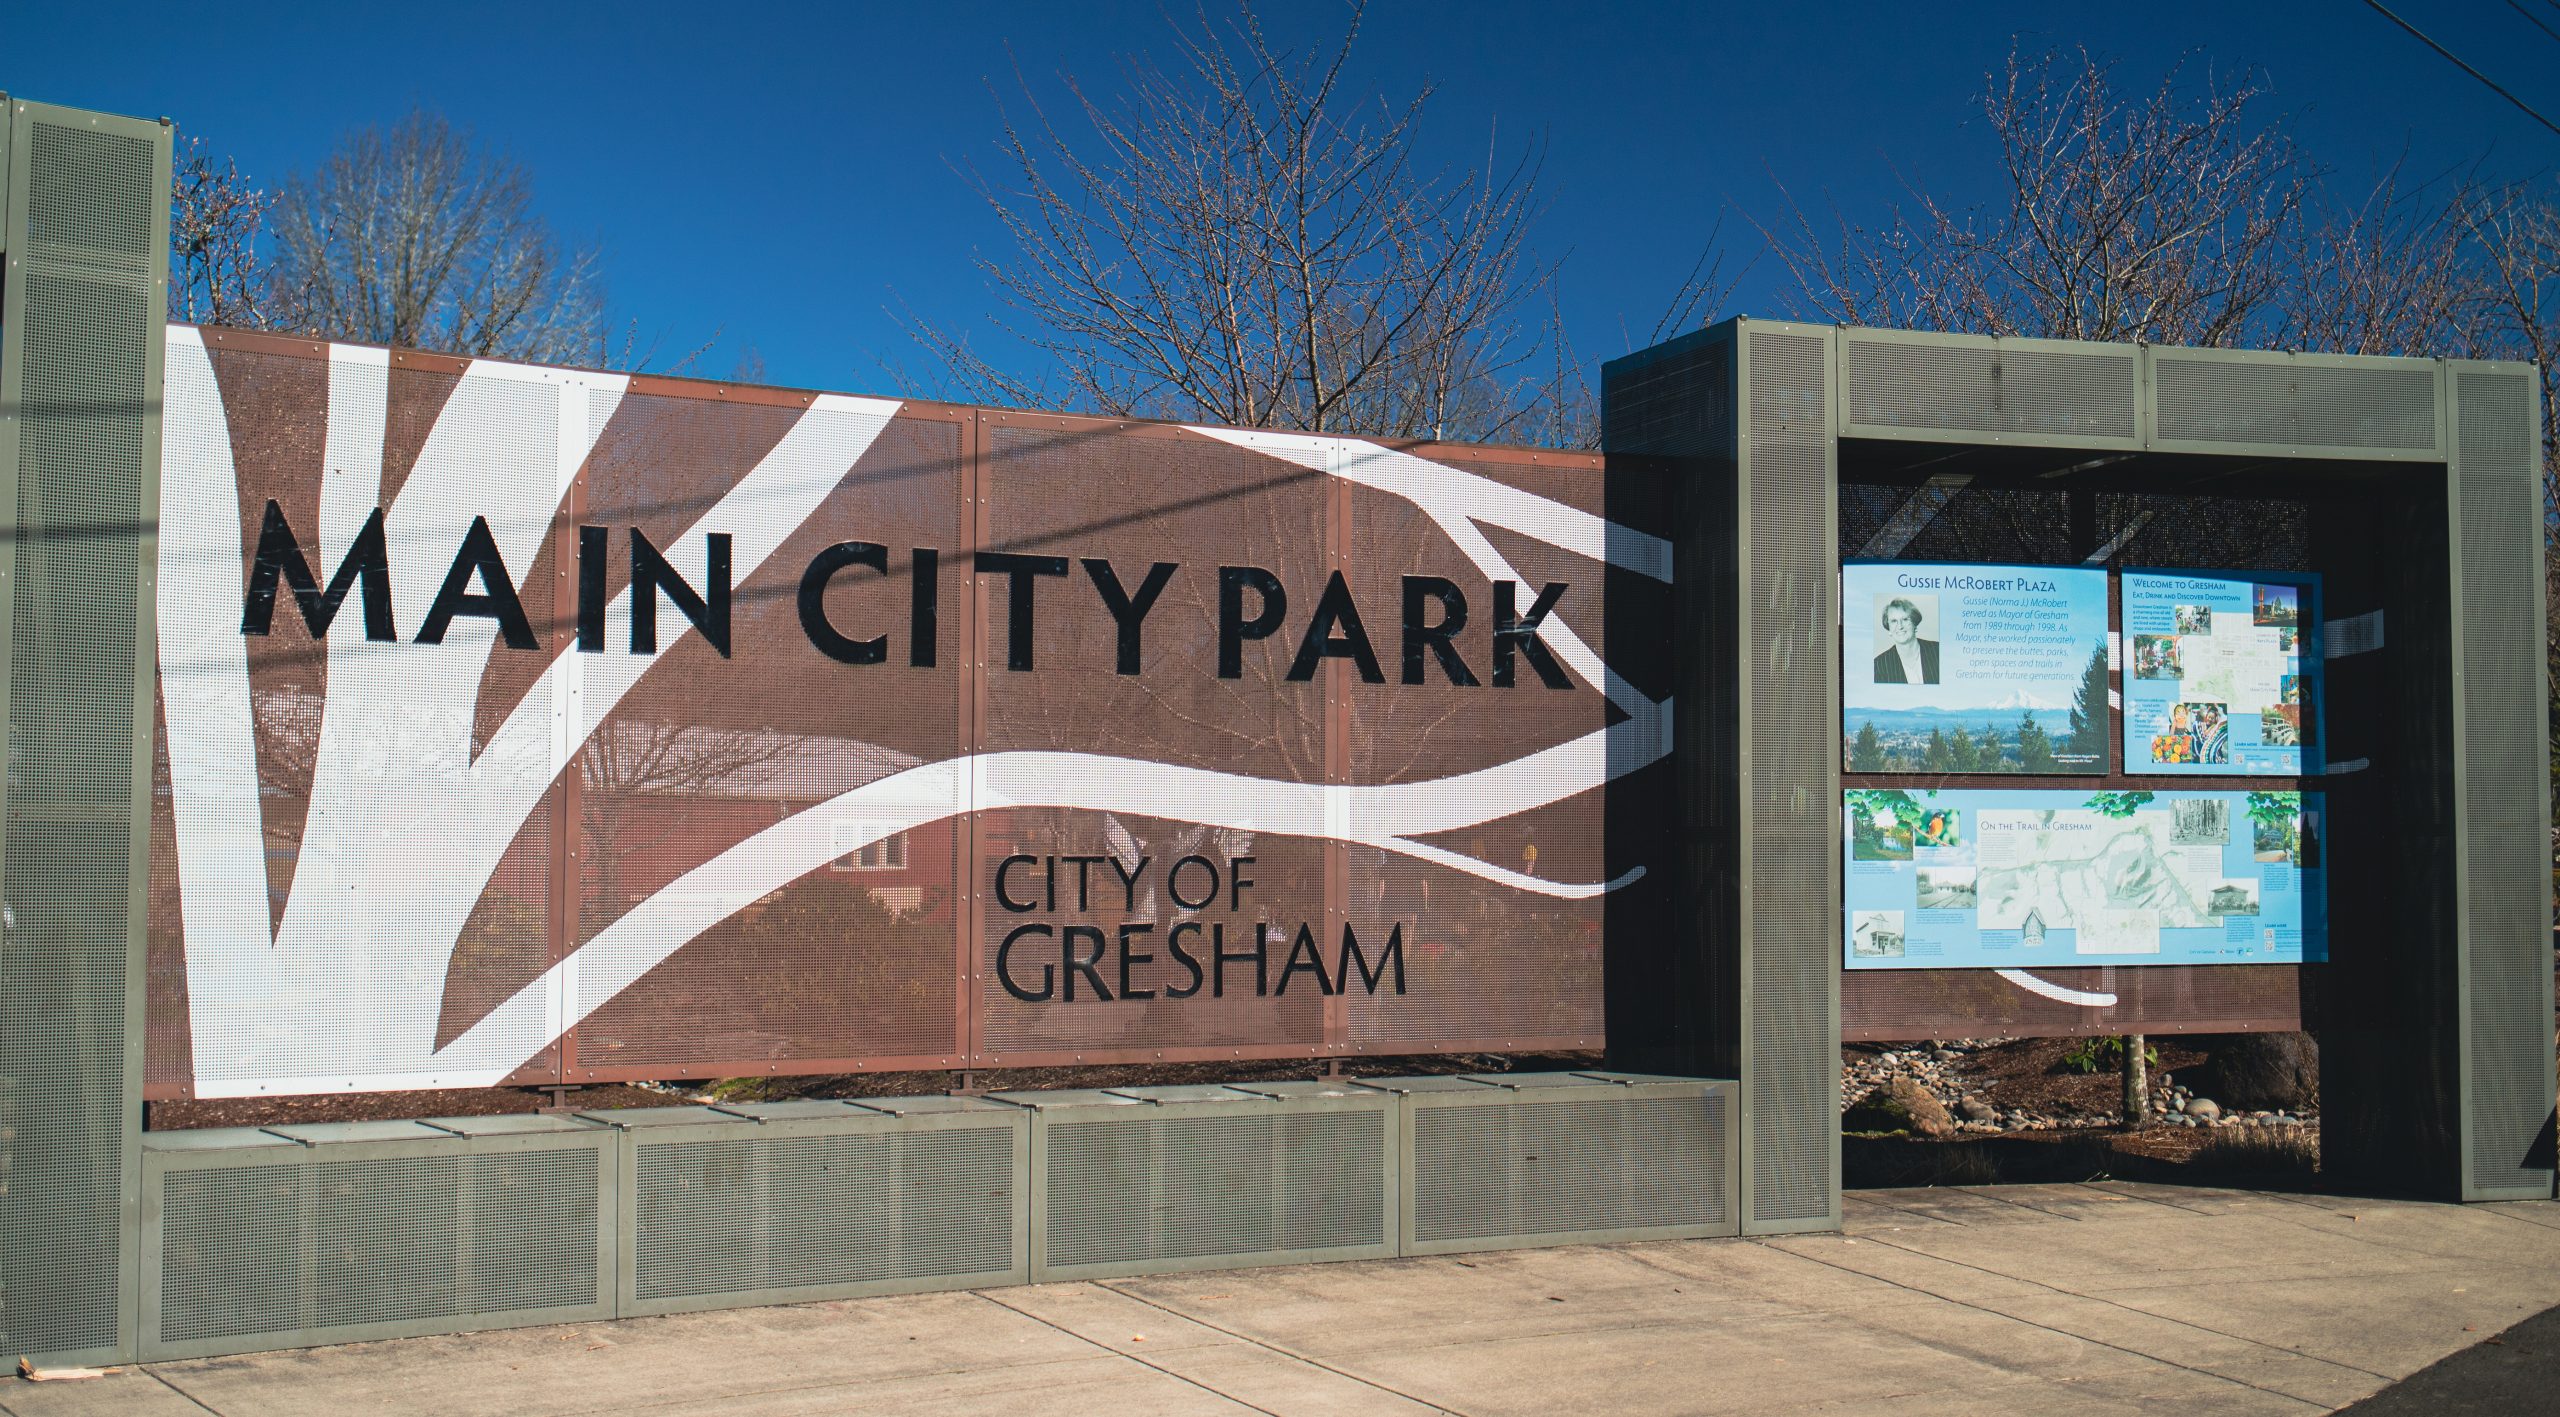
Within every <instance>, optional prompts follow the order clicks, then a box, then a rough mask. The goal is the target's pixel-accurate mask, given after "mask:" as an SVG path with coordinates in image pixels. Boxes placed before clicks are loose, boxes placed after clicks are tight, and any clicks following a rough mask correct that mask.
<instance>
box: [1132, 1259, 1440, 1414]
mask: <svg viewBox="0 0 2560 1417" xmlns="http://www.w3.org/2000/svg"><path fill="white" fill-rule="evenodd" d="M1094 1287H1095V1288H1097V1289H1104V1290H1108V1291H1110V1292H1111V1293H1114V1294H1119V1295H1123V1296H1125V1297H1127V1298H1131V1299H1135V1300H1137V1301H1138V1302H1139V1303H1141V1304H1144V1305H1146V1306H1147V1307H1148V1308H1150V1309H1155V1310H1158V1311H1160V1312H1163V1313H1167V1314H1171V1315H1172V1316H1173V1317H1175V1318H1177V1319H1181V1320H1182V1321H1183V1322H1185V1323H1195V1324H1198V1325H1200V1326H1201V1327H1202V1328H1205V1329H1208V1330H1209V1331H1210V1332H1212V1333H1223V1334H1225V1335H1226V1336H1227V1337H1229V1338H1232V1339H1234V1340H1235V1341H1236V1342H1238V1343H1244V1344H1250V1345H1251V1346H1253V1347H1255V1348H1260V1349H1262V1350H1264V1351H1266V1352H1270V1353H1277V1354H1279V1355H1280V1356H1281V1357H1283V1358H1287V1359H1289V1360H1290V1361H1292V1362H1297V1363H1304V1364H1306V1365H1307V1366H1308V1367H1310V1368H1321V1369H1323V1370H1324V1371H1326V1372H1328V1373H1331V1374H1333V1375H1334V1376H1336V1377H1340V1378H1348V1379H1350V1380H1351V1381H1353V1382H1355V1383H1358V1384H1360V1385H1361V1386H1363V1387H1371V1388H1376V1389H1377V1390H1378V1391H1380V1392H1383V1393H1385V1394H1387V1395H1388V1396H1389V1397H1400V1398H1403V1399H1404V1400H1405V1401H1407V1402H1410V1403H1412V1404H1414V1405H1415V1406H1417V1407H1428V1408H1430V1409H1431V1410H1432V1411H1434V1412H1445V1413H1448V1414H1449V1417H1466V1414H1465V1413H1463V1412H1460V1411H1459V1410H1458V1409H1456V1408H1454V1407H1444V1406H1442V1405H1440V1404H1439V1403H1437V1402H1433V1401H1431V1400H1430V1399H1429V1398H1423V1397H1416V1396H1414V1395H1413V1394H1412V1393H1409V1392H1402V1391H1399V1390H1397V1389H1395V1388H1391V1387H1389V1386H1387V1385H1386V1384H1385V1383H1382V1382H1379V1381H1378V1380H1377V1379H1375V1378H1367V1377H1362V1376H1361V1375H1360V1374H1358V1373H1354V1372H1350V1371H1348V1370H1345V1369H1342V1368H1337V1367H1335V1366H1334V1365H1332V1364H1331V1363H1328V1362H1326V1361H1324V1360H1323V1359H1321V1358H1316V1357H1311V1356H1309V1355H1307V1354H1304V1353H1300V1352H1297V1351H1296V1350H1294V1349H1289V1348H1283V1347H1281V1346H1280V1345H1279V1344H1277V1343H1268V1342H1265V1341H1263V1340H1262V1339H1259V1338H1255V1337H1253V1336H1252V1335H1251V1334H1243V1333H1238V1332H1236V1331H1235V1330H1234V1329H1231V1328H1223V1327H1221V1326H1219V1325H1217V1324H1213V1323H1211V1322H1209V1321H1208V1320H1207V1319H1204V1318H1201V1317H1200V1316H1199V1315H1197V1314H1187V1313H1184V1312H1183V1311H1181V1310H1180V1309H1176V1308H1172V1307H1170V1306H1168V1305H1165V1304H1159V1303H1157V1302H1156V1301H1155V1300H1153V1299H1150V1298H1148V1297H1147V1296H1146V1295H1144V1294H1140V1293H1138V1292H1137V1291H1135V1290H1131V1289H1123V1288H1121V1287H1120V1286H1119V1285H1117V1284H1111V1283H1102V1284H1097V1285H1095V1286H1094Z"/></svg>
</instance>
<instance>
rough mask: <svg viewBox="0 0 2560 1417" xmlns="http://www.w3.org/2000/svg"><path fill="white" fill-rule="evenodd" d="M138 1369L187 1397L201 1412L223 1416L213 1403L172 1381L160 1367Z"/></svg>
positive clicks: (179, 1394)
mask: <svg viewBox="0 0 2560 1417" xmlns="http://www.w3.org/2000/svg"><path fill="white" fill-rule="evenodd" d="M138 1371H140V1372H144V1373H148V1374H150V1375H151V1380H152V1381H153V1382H155V1383H158V1384H159V1385H160V1386H162V1387H165V1388H167V1389H168V1390H169V1391H171V1392H174V1393H176V1394H177V1395H178V1396H180V1397H183V1398H185V1399H186V1400H187V1401H188V1403H189V1404H190V1405H192V1406H194V1407H195V1408H196V1409H197V1410H198V1411H200V1412H211V1413H213V1417H222V1414H221V1412H219V1411H217V1410H215V1408H214V1406H213V1405H212V1404H211V1403H209V1402H206V1401H205V1400H204V1399H203V1398H201V1397H198V1396H196V1395H195V1394H194V1393H191V1392H189V1391H187V1390H186V1389H185V1388H182V1387H180V1386H178V1385H177V1383H175V1382H173V1381H171V1380H170V1379H169V1378H168V1377H167V1376H165V1375H163V1374H162V1373H161V1371H160V1370H159V1369H157V1368H142V1369H139V1370H138Z"/></svg>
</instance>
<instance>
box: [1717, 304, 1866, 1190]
mask: <svg viewBox="0 0 2560 1417" xmlns="http://www.w3.org/2000/svg"><path fill="white" fill-rule="evenodd" d="M1732 325H1733V328H1734V334H1735V339H1734V361H1733V366H1734V417H1733V427H1734V443H1735V453H1734V469H1735V475H1734V489H1733V495H1734V498H1735V505H1734V509H1733V515H1734V520H1733V525H1734V531H1735V534H1734V543H1735V544H1734V567H1735V582H1736V586H1737V590H1738V595H1737V600H1738V602H1739V603H1738V606H1737V610H1738V613H1740V614H1741V615H1742V616H1743V618H1744V620H1745V622H1746V623H1745V624H1744V626H1743V627H1742V630H1741V633H1740V634H1739V635H1738V636H1737V637H1736V644H1735V649H1736V659H1735V663H1734V665H1733V672H1734V675H1735V680H1734V682H1735V683H1737V684H1741V685H1746V686H1748V685H1751V684H1754V683H1757V682H1759V681H1760V680H1761V679H1762V678H1764V677H1765V676H1766V675H1767V673H1768V672H1769V666H1768V663H1767V661H1766V656H1767V655H1768V653H1769V649H1770V644H1769V641H1770V634H1769V629H1768V627H1766V626H1764V625H1763V624H1762V619H1763V617H1764V616H1768V617H1775V616H1779V615H1783V614H1784V613H1785V607H1784V606H1782V605H1772V604H1769V603H1768V602H1766V601H1765V600H1764V599H1763V598H1762V597H1761V596H1759V595H1758V594H1757V593H1756V582H1755V580H1754V567H1753V564H1752V540H1753V529H1754V517H1753V508H1752V491H1753V487H1754V484H1755V479H1756V477H1757V475H1758V470H1757V468H1756V467H1755V458H1754V455H1753V446H1752V427H1751V424H1752V402H1753V390H1752V382H1753V381H1752V367H1753V364H1754V362H1755V361H1754V358H1753V350H1752V345H1753V342H1754V340H1755V339H1756V338H1758V337H1760V336H1763V335H1782V336H1794V337H1797V338H1810V339H1819V340H1821V341H1822V342H1823V344H1824V346H1825V350H1824V357H1823V359H1822V361H1821V365H1822V372H1823V376H1824V382H1825V384H1826V386H1827V387H1826V389H1825V391H1824V396H1825V398H1826V400H1827V402H1828V404H1829V407H1830V408H1831V409H1832V410H1834V411H1835V412H1834V413H1833V416H1832V418H1831V419H1829V420H1825V422H1824V424H1823V426H1822V427H1821V431H1820V435H1819V436H1820V438H1821V441H1822V445H1823V452H1822V477H1821V480H1820V485H1819V486H1818V487H1809V488H1799V489H1797V494H1798V495H1800V496H1813V497H1818V498H1820V499H1821V514H1822V538H1823V541H1822V554H1823V557H1824V559H1825V560H1826V561H1827V562H1828V563H1829V564H1830V566H1831V577H1832V583H1833V585H1835V586H1836V585H1837V583H1838V578H1839V566H1838V563H1839V555H1838V551H1837V549H1836V548H1837V544H1838V541H1839V527H1840V447H1839V441H1840V440H1839V437H1838V434H1837V432H1836V429H1837V426H1838V425H1837V419H1838V416H1839V415H1838V414H1837V412H1836V410H1838V409H1839V408H1840V407H1841V405H1842V402H1843V400H1842V399H1841V397H1840V384H1839V368H1840V351H1839V339H1838V335H1839V332H1838V331H1836V330H1834V329H1832V328H1831V327H1829V326H1827V325H1806V324H1793V323H1788V322H1784V321H1772V320H1752V319H1737V320H1735V321H1733V322H1732ZM1835 618H1836V617H1835ZM1810 649H1811V652H1813V653H1814V654H1816V655H1817V656H1819V657H1820V659H1821V660H1822V663H1821V664H1820V665H1818V666H1817V669H1818V670H1819V673H1818V676H1817V677H1818V681H1819V682H1820V683H1821V685H1822V686H1823V687H1822V690H1821V693H1822V702H1821V703H1819V704H1807V705H1804V706H1803V707H1804V710H1805V711H1804V712H1802V713H1800V714H1798V715H1795V717H1794V731H1795V732H1796V733H1798V734H1803V733H1805V732H1807V731H1808V730H1807V729H1806V727H1805V725H1812V726H1813V727H1812V730H1811V731H1814V732H1816V733H1818V734H1819V736H1820V737H1821V739H1822V742H1823V744H1824V750H1823V751H1822V752H1821V753H1819V754H1816V755H1815V758H1814V760H1815V761H1817V762H1819V763H1821V764H1822V765H1823V767H1822V774H1823V778H1824V782H1823V785H1822V788H1821V791H1822V793H1823V797H1822V800H1823V801H1824V802H1825V803H1837V802H1838V801H1839V800H1840V754H1839V753H1838V751H1836V750H1835V749H1834V748H1832V747H1831V743H1832V740H1833V739H1834V738H1835V737H1836V736H1837V735H1836V733H1835V732H1834V730H1833V729H1832V728H1830V727H1829V725H1832V724H1836V723H1838V722H1839V721H1840V661H1839V656H1840V645H1839V637H1838V636H1837V635H1822V636H1818V637H1816V641H1815V644H1814V645H1813V646H1811V647H1810ZM1734 706H1735V722H1734V729H1733V737H1734V742H1735V744H1736V745H1737V747H1736V751H1737V754H1738V756H1739V762H1738V764H1737V773H1736V777H1737V790H1738V791H1739V792H1740V793H1741V797H1742V802H1741V816H1740V823H1739V830H1738V831H1737V832H1736V833H1735V841H1734V851H1735V854H1736V858H1737V859H1736V862H1735V867H1736V870H1735V875H1736V879H1737V883H1738V899H1737V901H1736V917H1737V921H1736V923H1737V929H1738V940H1739V952H1738V955H1737V958H1736V961H1735V967H1736V972H1737V975H1738V978H1739V981H1740V987H1741V989H1742V991H1743V1005H1742V1016H1741V1021H1740V1022H1741V1028H1742V1034H1743V1037H1742V1046H1741V1057H1742V1066H1741V1067H1740V1069H1738V1071H1739V1073H1740V1086H1739V1088H1738V1089H1737V1091H1736V1095H1735V1104H1736V1111H1735V1127H1734V1133H1735V1137H1736V1139H1737V1140H1738V1142H1739V1145H1738V1146H1736V1147H1735V1151H1736V1153H1737V1154H1738V1159H1739V1162H1740V1165H1741V1168H1742V1169H1741V1180H1740V1188H1739V1190H1738V1191H1737V1192H1736V1195H1737V1196H1738V1198H1739V1202H1738V1207H1739V1214H1740V1218H1741V1223H1742V1233H1743V1234H1746V1235H1785V1234H1799V1233H1805V1232H1812V1231H1828V1230H1837V1229H1839V1228H1840V1223H1841V1216H1840V1115H1839V1111H1838V1109H1837V1108H1836V1107H1835V1108H1831V1109H1829V1110H1828V1111H1827V1112H1826V1114H1825V1115H1824V1116H1822V1117H1819V1118H1816V1119H1814V1121H1813V1125H1814V1126H1816V1127H1818V1128H1820V1129H1822V1130H1823V1131H1824V1132H1825V1134H1826V1135H1825V1137H1824V1140H1823V1145H1824V1147H1825V1151H1826V1155H1825V1157H1824V1159H1823V1164H1824V1166H1825V1168H1826V1172H1825V1174H1826V1178H1827V1179H1826V1182H1825V1191H1826V1194H1827V1195H1828V1196H1829V1197H1830V1210H1829V1212H1828V1213H1827V1214H1825V1215H1821V1216H1814V1217H1805V1218H1792V1219H1763V1218H1761V1215H1760V1204H1759V1196H1758V1189H1759V1187H1758V1185H1757V1182H1756V1180H1755V1178H1754V1176H1753V1162H1754V1161H1755V1160H1756V1159H1757V1157H1758V1153H1759V1151H1760V1149H1761V1147H1762V1146H1763V1145H1764V1141H1763V1138H1762V1132H1763V1124H1764V1121H1767V1120H1768V1119H1763V1118H1762V1117H1761V1116H1760V1115H1759V1107H1758V1104H1757V1103H1756V1101H1755V1100H1754V1097H1753V1087H1752V1083H1753V1081H1754V1077H1755V1074H1756V1072H1757V1071H1758V1070H1759V1069H1760V1068H1763V1067H1765V1066H1767V1065H1768V1064H1767V1060H1766V1059H1765V1058H1763V1057H1762V1056H1760V1053H1761V1050H1760V1049H1758V1048H1756V1047H1754V1046H1753V1043H1752V1038H1753V1035H1754V1033H1755V1032H1756V1031H1758V1030H1759V1029H1760V1028H1762V1027H1765V1026H1766V1025H1767V1013H1766V1007H1767V1006H1766V1001H1764V1000H1762V999H1761V998H1760V997H1759V990H1758V988H1757V980H1756V976H1755V975H1754V973H1753V969H1754V965H1755V963H1756V962H1757V959H1758V956H1759V954H1760V951H1761V950H1763V949H1764V948H1766V949H1775V950H1779V951H1789V950H1803V949H1809V948H1814V947H1815V946H1814V945H1813V942H1811V941H1809V940H1802V939H1794V938H1790V937H1789V932H1786V931H1783V930H1782V931H1780V932H1778V934H1779V936H1780V937H1779V938H1777V939H1774V940H1770V941H1766V942H1764V941H1763V940H1762V938H1761V936H1762V934H1763V933H1764V932H1763V931H1762V930H1761V928H1760V923H1759V922H1760V915H1759V912H1758V911H1757V910H1756V909H1755V908H1754V899H1753V897H1754V889H1755V888H1754V879H1755V874H1756V873H1755V871H1754V864H1755V860H1756V857H1757V854H1758V846H1759V842H1760V836H1761V833H1760V830H1759V824H1758V821H1757V819H1756V815H1755V812H1754V804H1755V802H1756V800H1757V792H1756V789H1755V773H1754V766H1755V759H1756V758H1757V756H1758V755H1757V753H1756V752H1755V751H1754V750H1755V748H1756V747H1757V746H1758V745H1757V739H1756V734H1757V731H1758V727H1759V725H1758V724H1757V723H1756V722H1755V716H1754V714H1753V712H1752V703H1751V694H1750V692H1749V690H1748V689H1747V688H1746V689H1745V690H1744V691H1743V692H1741V693H1738V694H1736V695H1735V696H1734ZM1788 730H1789V725H1787V724H1777V725H1772V726H1771V732H1772V734H1781V733H1785V732H1787V731H1788ZM1826 815H1828V816H1829V817H1831V818H1833V819H1835V820H1836V818H1837V816H1838V812H1837V809H1836V808H1832V809H1829V810H1828V811H1827V813H1826ZM1825 841H1826V843H1827V846H1826V848H1825V849H1826V851H1827V853H1828V865H1827V867H1826V869H1825V871H1824V873H1823V879H1824V880H1825V881H1826V882H1828V887H1827V895H1826V897H1825V899H1824V900H1823V902H1822V907H1823V908H1822V918H1823V919H1825V920H1826V921H1837V920H1839V919H1840V918H1841V914H1840V912H1841V908H1842V907H1841V889H1842V888H1841V879H1840V869H1841V863H1840V833H1839V831H1838V830H1837V829H1836V826H1835V828H1834V829H1833V830H1831V831H1829V832H1828V833H1827V834H1826V836H1825ZM1820 948H1821V949H1822V950H1823V952H1824V956H1825V958H1826V959H1827V960H1829V961H1830V963H1831V965H1832V967H1831V968H1829V969H1827V970H1826V971H1825V972H1824V985H1823V997H1822V1020H1823V1023H1822V1038H1823V1043H1822V1047H1823V1048H1824V1049H1825V1050H1827V1051H1826V1056H1827V1057H1828V1058H1830V1059H1833V1060H1834V1061H1833V1062H1832V1063H1831V1064H1830V1066H1831V1067H1832V1068H1835V1069H1836V1067H1837V1066H1838V1064H1837V1062H1836V1059H1837V1057H1838V1055H1839V1047H1840V971H1839V968H1838V959H1837V956H1838V953H1839V952H1838V950H1837V949H1836V948H1834V947H1833V945H1832V943H1831V940H1830V937H1829V934H1828V932H1826V933H1825V935H1824V937H1823V940H1822V943H1821V945H1820ZM1834 1086H1835V1087H1836V1084H1834Z"/></svg>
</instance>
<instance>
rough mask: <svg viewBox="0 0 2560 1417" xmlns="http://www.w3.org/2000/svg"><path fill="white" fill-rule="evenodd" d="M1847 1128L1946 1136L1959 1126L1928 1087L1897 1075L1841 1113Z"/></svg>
mask: <svg viewBox="0 0 2560 1417" xmlns="http://www.w3.org/2000/svg"><path fill="white" fill-rule="evenodd" d="M1840 1130H1842V1131H1844V1132H1909V1133H1911V1134H1913V1135H1915V1136H1924V1137H1943V1136H1949V1135H1952V1134H1953V1133H1954V1132H1955V1130H1956V1124H1955V1119H1954V1118H1952V1117H1950V1116H1948V1115H1947V1109H1946V1108H1945V1107H1944V1106H1942V1105H1941V1104H1940V1103H1939V1101H1938V1099H1937V1098H1935V1097H1933V1096H1931V1095H1930V1094H1929V1090H1928V1089H1927V1088H1925V1087H1922V1086H1921V1085H1920V1084H1919V1083H1917V1082H1914V1081H1913V1080H1911V1079H1910V1078H1904V1077H1898V1078H1894V1079H1892V1080H1890V1081H1888V1082H1886V1083H1885V1084H1884V1085H1883V1086H1882V1087H1879V1088H1877V1089H1876V1090H1875V1091H1873V1092H1870V1093H1868V1094H1867V1095H1866V1096H1864V1097H1862V1098H1860V1099H1858V1101H1857V1104H1856V1105H1855V1106H1852V1107H1851V1108H1850V1109H1849V1110H1848V1111H1846V1112H1844V1113H1842V1114H1841V1116H1840Z"/></svg>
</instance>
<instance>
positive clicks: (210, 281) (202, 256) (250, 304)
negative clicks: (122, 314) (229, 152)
mask: <svg viewBox="0 0 2560 1417" xmlns="http://www.w3.org/2000/svg"><path fill="white" fill-rule="evenodd" d="M171 189H172V190H171V192H170V200H169V313H170V315H171V316H173V317H175V318H177V319H181V320H189V321H194V322H196V323H199V324H207V325H231V326H234V327H238V328H244V329H263V328H265V326H266V324H267V316H266V311H265V295H266V289H265V286H266V281H265V278H264V276H263V273H262V272H261V269H260V266H259V262H258V226H259V223H260V222H261V221H262V220H263V219H264V217H265V216H266V212H267V208H268V207H269V206H270V205H271V204H272V202H273V199H272V198H271V197H269V196H268V195H267V194H266V192H265V191H263V190H261V189H259V188H257V187H253V186H251V185H249V182H248V180H247V179H246V178H243V177H242V176H241V175H240V167H239V164H238V163H236V162H234V161H232V160H231V159H229V158H224V159H223V160H222V163H221V165H220V166H216V165H215V164H214V160H213V155H212V153H210V152H209V151H207V150H206V148H205V145H204V140H203V139H201V138H189V139H187V141H186V144H185V146H184V147H182V148H181V149H180V150H179V152H178V157H177V174H176V180H175V181H174V182H173V183H172V184H171Z"/></svg>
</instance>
